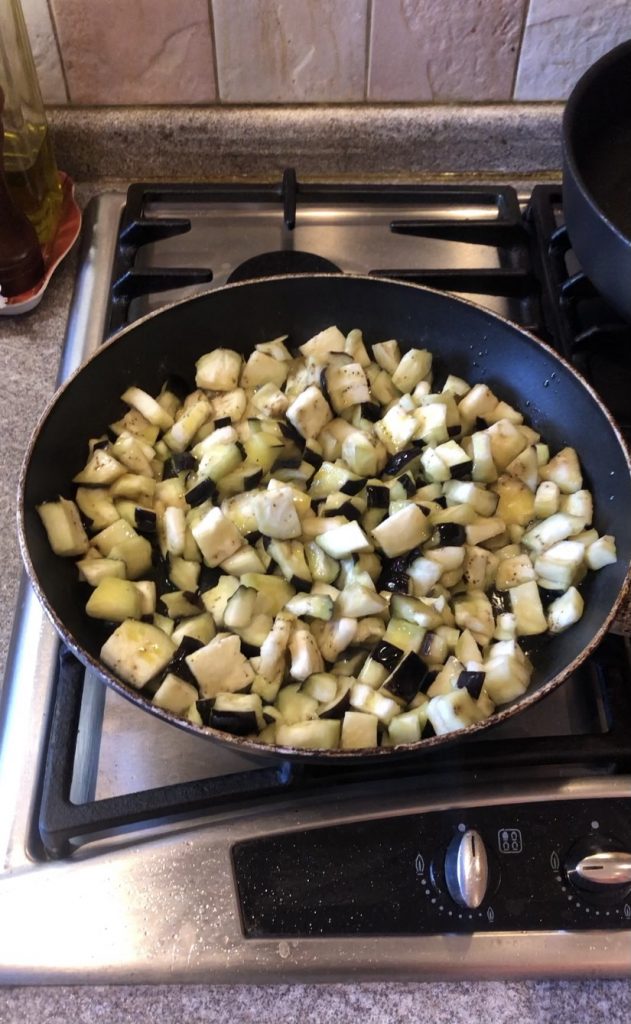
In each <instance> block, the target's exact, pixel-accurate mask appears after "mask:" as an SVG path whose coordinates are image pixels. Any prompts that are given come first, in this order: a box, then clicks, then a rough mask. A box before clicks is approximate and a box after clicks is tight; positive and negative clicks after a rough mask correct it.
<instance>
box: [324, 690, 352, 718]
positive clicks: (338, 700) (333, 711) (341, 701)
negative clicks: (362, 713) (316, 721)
mask: <svg viewBox="0 0 631 1024" xmlns="http://www.w3.org/2000/svg"><path fill="white" fill-rule="evenodd" d="M352 685H353V683H352V682H345V683H342V684H341V685H340V686H339V688H338V691H337V693H336V694H335V697H334V698H333V700H331V701H329V703H328V704H322V705H321V706H320V710H319V711H318V718H343V717H344V715H345V713H346V712H347V711H348V710H349V708H350V706H351V686H352Z"/></svg>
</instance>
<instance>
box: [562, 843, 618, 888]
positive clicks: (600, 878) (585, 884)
mask: <svg viewBox="0 0 631 1024" xmlns="http://www.w3.org/2000/svg"><path fill="white" fill-rule="evenodd" d="M567 877H568V879H569V880H570V882H571V883H572V885H573V886H574V887H575V888H576V889H582V890H584V891H585V892H597V891H601V892H602V891H609V892H613V891H614V890H619V891H622V892H624V891H625V890H626V889H629V888H631V853H626V852H624V851H622V850H594V851H590V850H585V851H583V850H581V849H580V848H575V851H574V855H573V856H572V855H570V858H569V860H568V864H567Z"/></svg>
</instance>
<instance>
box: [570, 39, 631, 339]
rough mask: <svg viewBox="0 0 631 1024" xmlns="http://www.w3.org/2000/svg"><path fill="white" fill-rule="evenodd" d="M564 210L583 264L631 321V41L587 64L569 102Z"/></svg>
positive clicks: (574, 247) (608, 298)
mask: <svg viewBox="0 0 631 1024" xmlns="http://www.w3.org/2000/svg"><path fill="white" fill-rule="evenodd" d="M563 210H564V215H565V221H566V224H567V229H568V234H569V236H570V241H571V243H572V248H573V249H574V251H575V253H576V255H577V257H578V260H579V262H580V264H581V266H582V268H583V270H584V271H585V273H586V274H587V276H588V277H589V278H590V279H591V281H592V283H593V284H594V285H595V286H596V288H597V289H598V290H599V291H600V292H601V293H602V295H604V296H605V298H606V299H607V300H608V301H609V302H610V303H611V305H612V306H613V308H614V309H616V310H617V311H618V312H619V313H620V314H621V315H622V316H623V317H625V319H627V320H630V321H631V41H629V42H626V43H622V44H621V45H620V46H617V47H616V48H615V49H613V50H611V51H610V52H609V53H607V54H605V56H604V57H602V58H601V59H600V60H599V61H597V62H596V63H595V64H594V65H593V66H592V67H591V68H589V70H588V71H586V72H585V74H584V75H583V77H582V78H581V79H579V81H578V83H577V84H576V86H575V87H574V90H573V91H572V94H571V96H570V98H569V100H568V103H567V105H566V108H565V112H564V116H563Z"/></svg>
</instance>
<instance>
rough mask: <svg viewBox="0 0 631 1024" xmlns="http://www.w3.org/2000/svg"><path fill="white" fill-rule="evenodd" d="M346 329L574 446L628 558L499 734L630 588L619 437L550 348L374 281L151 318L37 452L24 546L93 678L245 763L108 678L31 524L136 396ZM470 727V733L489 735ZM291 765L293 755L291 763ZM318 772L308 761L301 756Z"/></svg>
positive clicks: (590, 595)
mask: <svg viewBox="0 0 631 1024" xmlns="http://www.w3.org/2000/svg"><path fill="white" fill-rule="evenodd" d="M330 324H337V325H338V326H339V327H340V328H341V329H342V331H344V332H346V331H348V330H350V329H351V328H353V327H360V328H362V329H363V331H364V336H365V338H366V341H367V342H368V343H374V342H376V341H379V340H385V339H387V338H393V337H395V338H397V339H398V340H399V342H400V344H401V347H402V349H403V350H407V349H408V348H410V347H414V346H418V347H427V348H429V349H431V350H432V351H433V352H434V353H435V367H436V371H437V374H438V375H440V374H441V372H442V373H443V374H445V375H446V373H447V372H453V373H456V374H458V375H461V376H464V377H466V378H467V379H469V380H470V381H472V382H475V381H484V382H486V383H487V384H488V385H489V386H490V387H491V388H492V389H493V390H495V391H496V392H497V394H498V395H500V396H501V397H502V398H504V399H506V400H507V401H508V402H510V403H511V404H513V405H515V406H517V407H518V408H520V409H521V410H523V412H524V414H525V415H526V417H527V418H528V420H529V422H530V423H531V424H532V426H533V427H534V428H535V429H537V430H538V431H540V432H541V434H542V435H543V436H544V437H545V439H546V440H547V441H548V442H549V443H550V445H551V446H552V447H553V448H554V449H559V448H561V447H563V446H565V445H573V446H574V447H575V448H576V449H577V451H578V452H579V454H580V458H581V461H582V465H583V467H584V471H585V478H586V486H588V487H590V488H591V490H592V491H593V493H594V495H595V499H596V508H597V516H596V525H597V527H598V529H599V532H600V533H601V534H602V533H613V534H614V535H615V537H616V541H617V546H618V552H619V557H618V561H617V563H616V564H615V565H613V566H608V567H607V568H605V569H603V570H601V571H600V572H598V573H594V574H592V575H591V576H590V577H589V579H587V580H586V582H585V584H584V587H583V590H584V596H585V602H586V608H585V614H584V616H583V618H582V620H581V621H580V622H579V623H578V624H577V625H575V626H574V627H573V628H572V629H570V630H568V631H567V632H566V633H563V634H561V635H560V636H558V637H556V638H555V639H554V640H544V641H542V642H540V643H539V650H538V651H536V652H535V654H534V658H535V664H536V668H535V671H534V675H533V679H532V683H531V687H530V690H529V692H528V694H527V695H526V697H525V698H524V699H522V700H520V701H519V702H517V703H515V704H514V705H513V706H511V707H507V708H506V709H505V710H503V711H501V712H500V713H499V714H498V715H497V716H495V717H494V719H493V720H492V721H495V722H497V721H501V720H503V719H505V718H506V717H508V716H510V715H513V714H515V713H517V712H518V711H519V710H520V709H522V708H525V707H527V706H529V705H530V704H531V703H532V702H533V701H535V700H537V699H538V698H540V697H541V696H542V695H543V694H545V693H548V692H549V691H550V690H552V689H553V688H554V687H555V686H557V685H558V684H559V683H560V682H561V681H562V680H563V679H565V678H566V677H567V676H568V675H569V673H570V672H571V671H572V669H573V668H574V667H576V665H577V664H578V663H579V662H580V661H581V660H582V659H583V658H585V657H586V655H587V654H588V653H589V651H590V650H591V649H592V648H593V647H594V646H595V644H596V643H597V642H598V641H599V639H600V638H601V637H602V635H603V633H604V631H605V630H606V628H607V625H608V623H609V622H610V621H611V619H612V618H613V615H614V612H615V610H616V607H617V605H618V603H619V602H620V600H621V597H622V593H623V591H624V590H625V588H626V583H627V578H628V572H629V563H630V561H631V515H630V514H629V510H630V509H631V466H630V464H629V458H628V454H627V451H626V448H625V446H624V442H623V441H622V439H621V437H620V435H619V433H618V431H617V429H616V427H615V426H614V424H613V422H612V420H611V418H610V416H609V414H608V413H607V411H606V410H605V408H604V407H603V405H602V404H601V402H600V401H599V399H598V397H597V396H596V394H595V393H594V392H593V391H591V389H590V388H589V387H588V386H587V385H586V384H585V383H584V382H583V381H582V379H581V378H580V377H579V376H578V375H577V374H576V373H575V372H574V371H573V370H572V369H571V368H570V367H569V366H567V365H566V364H565V363H563V362H562V361H561V360H560V359H559V358H558V357H557V356H556V355H555V354H554V353H553V352H552V350H551V349H549V348H548V347H547V346H545V345H543V344H542V343H541V342H539V341H537V340H536V339H535V338H534V337H532V336H530V335H528V334H526V333H524V332H523V331H521V330H519V329H518V328H517V327H515V326H514V325H512V324H510V323H509V322H507V321H504V320H502V319H500V318H498V317H496V316H493V315H492V314H490V313H488V312H486V311H484V310H482V309H480V308H479V307H477V306H474V305H471V304H469V303H465V302H462V301H459V300H458V299H455V298H452V297H450V296H448V295H444V294H441V293H438V292H433V291H431V290H429V289H427V288H421V287H419V286H415V285H409V284H399V283H397V282H394V281H387V280H378V279H374V278H362V277H350V276H338V275H319V276H298V277H279V278H268V279H266V280H259V281H254V282H250V283H245V284H236V285H230V286H228V287H226V288H220V289H218V290H216V291H212V292H208V293H205V294H204V295H200V296H198V297H196V298H194V299H190V300H187V301H184V302H181V303H177V304H175V305H173V306H170V307H169V308H167V309H165V310H163V311H161V312H159V313H157V314H153V315H151V316H148V317H146V318H145V319H144V320H141V321H139V322H137V323H136V324H134V325H133V326H132V327H129V328H127V329H126V330H124V331H122V332H121V333H120V334H118V335H117V336H116V337H115V338H113V339H112V340H111V341H110V342H109V343H108V344H107V345H105V346H104V347H103V348H101V349H100V350H98V351H97V353H96V354H95V355H94V356H93V357H92V358H91V359H90V360H89V361H88V362H87V363H86V364H85V365H84V366H83V367H82V368H81V369H80V370H79V371H78V372H77V373H76V374H75V375H74V377H73V378H72V379H71V380H70V381H69V382H68V383H67V384H66V385H65V386H64V387H63V388H62V389H61V391H60V392H59V393H58V394H57V396H56V397H55V398H54V399H53V402H52V404H51V405H50V406H49V408H48V410H47V411H46V413H45V414H44V416H43V418H42V420H41V422H40V424H39V426H38V428H37V430H36V432H35V434H34V437H33V439H32V441H31V444H30V446H29V450H28V452H27V455H26V460H25V462H24V466H23V470H22V476H21V481H20V490H21V494H20V524H19V526H20V542H21V548H22V554H23V557H24V560H25V563H26V566H27V569H28V572H29V575H30V577H31V580H32V582H33V585H34V587H35V590H36V592H37V594H38V596H39V598H40V599H41V601H42V602H43V604H44V607H45V609H46V611H47V612H48V614H49V616H50V617H51V619H52V621H53V624H54V625H55V627H56V629H57V630H58V632H59V633H60V635H61V636H62V637H63V639H64V640H65V642H66V643H67V644H68V646H69V647H70V648H71V650H73V651H74V652H75V653H76V654H77V656H78V657H79V658H80V659H81V661H82V662H84V663H85V664H86V665H89V666H91V667H93V668H95V669H96V671H97V672H98V673H99V674H100V675H101V677H102V678H103V679H104V680H105V682H107V683H109V685H111V686H112V687H113V688H114V689H115V690H117V691H118V692H119V693H121V694H122V695H123V696H125V697H127V698H128V699H129V700H131V701H133V702H134V703H135V704H137V705H139V706H140V707H142V708H145V709H147V710H151V711H152V712H153V713H154V714H156V715H158V716H159V717H161V718H164V719H166V720H167V721H170V722H173V723H174V724H177V725H178V726H180V727H182V728H184V729H187V730H189V731H191V732H195V733H200V734H202V735H208V736H212V737H213V738H215V739H219V740H221V741H222V742H224V743H226V744H228V745H230V746H233V747H239V748H240V749H242V750H244V751H248V752H255V753H268V754H269V753H270V752H271V753H274V754H277V753H279V751H280V748H278V747H273V748H272V747H266V746H264V745H262V744H257V743H255V742H254V741H251V740H244V739H240V738H238V737H231V736H228V735H227V734H226V733H222V732H218V731H217V730H211V729H201V728H199V727H197V726H194V725H192V724H190V723H187V722H183V721H182V720H180V719H178V718H177V717H176V716H174V715H172V714H169V713H168V712H164V711H161V710H159V709H156V708H153V707H152V705H151V703H150V701H149V700H148V699H147V698H145V697H143V696H142V695H140V694H138V693H137V692H136V691H135V690H133V689H132V688H131V687H128V686H127V685H125V684H124V683H122V682H121V681H120V680H118V679H117V678H116V677H115V676H113V675H112V674H111V672H110V671H109V670H108V669H107V668H105V666H103V665H102V664H101V663H100V662H99V660H98V657H99V650H100V648H101V646H102V644H103V642H104V640H105V637H106V635H107V632H108V630H107V629H106V628H104V626H103V624H101V623H99V622H96V621H94V620H93V619H90V618H88V616H87V615H86V614H85V612H84V606H85V601H86V599H87V593H88V590H87V588H86V591H85V592H84V590H83V589H82V587H81V586H80V585H79V584H78V583H77V578H76V569H75V566H74V564H73V561H72V559H70V560H63V559H60V558H58V557H56V556H55V555H54V554H53V553H52V551H51V550H50V548H49V545H48V541H47V539H46V535H45V533H44V530H43V527H42V525H41V523H40V521H39V517H38V515H37V513H36V511H35V507H36V505H38V504H39V503H40V502H42V501H44V500H50V499H52V498H55V497H56V496H57V495H58V494H63V495H65V496H66V497H70V496H71V494H72V485H70V484H69V481H70V480H71V479H72V477H73V475H74V474H75V473H76V472H78V470H79V469H80V468H81V466H82V465H83V463H84V461H85V455H86V439H87V438H89V437H92V436H98V435H100V434H101V433H102V431H103V429H104V427H105V426H106V425H107V424H108V423H109V422H111V421H113V420H115V419H118V418H119V417H120V416H121V414H122V413H123V411H124V406H123V403H122V402H121V401H120V398H119V396H120V395H121V393H122V392H123V391H124V390H125V388H126V387H128V386H129V385H130V384H136V385H138V386H140V387H141V388H144V389H145V390H147V391H148V392H150V393H152V394H156V393H157V392H158V391H159V389H160V387H161V385H162V383H163V381H164V379H165V377H167V376H168V375H169V374H170V373H177V374H180V375H184V376H185V377H188V378H189V383H190V385H191V388H192V386H193V379H192V368H193V366H194V363H195V360H196V359H197V358H198V357H199V356H200V355H201V354H202V353H204V352H206V351H208V350H209V349H210V348H212V347H213V346H219V345H221V346H225V347H228V348H234V349H238V350H239V351H241V352H243V353H247V352H249V351H250V350H251V348H252V346H253V345H255V344H256V343H257V342H262V341H266V340H269V339H270V338H274V337H277V336H278V335H281V334H286V333H289V334H290V337H291V343H292V344H293V345H299V344H302V343H303V342H304V341H306V340H307V339H308V338H309V337H310V336H312V335H313V334H315V333H316V332H317V331H318V330H321V329H322V328H323V327H326V326H328V325H330ZM485 725H486V723H482V724H481V725H480V726H475V727H473V728H472V729H470V730H467V732H473V731H474V730H475V729H479V728H483V727H485ZM452 738H453V734H452V735H449V736H440V737H432V738H431V739H427V740H423V741H421V742H420V743H418V744H415V745H413V746H411V747H402V748H396V749H391V748H387V747H384V748H379V749H378V750H374V751H367V752H363V753H361V754H358V753H356V752H354V751H332V752H330V753H327V754H325V755H322V754H319V755H318V754H316V755H315V757H316V758H320V759H322V760H326V761H331V760H335V759H338V760H348V761H354V760H357V759H358V758H361V757H363V758H367V757H373V758H379V759H381V758H384V757H385V758H391V757H396V756H402V755H407V754H409V753H410V752H411V751H413V750H416V749H418V748H423V749H426V748H429V747H431V746H436V745H438V744H442V743H445V742H448V741H449V740H451V739H452ZM282 752H283V753H287V752H286V751H282ZM289 756H293V757H295V758H309V759H313V758H314V755H313V754H312V753H310V752H305V751H302V752H295V751H294V752H292V751H289Z"/></svg>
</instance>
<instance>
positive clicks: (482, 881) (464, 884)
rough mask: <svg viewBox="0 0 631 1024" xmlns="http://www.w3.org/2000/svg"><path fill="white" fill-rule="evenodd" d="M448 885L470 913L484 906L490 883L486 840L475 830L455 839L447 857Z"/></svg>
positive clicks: (455, 897) (453, 897) (448, 849)
mask: <svg viewBox="0 0 631 1024" xmlns="http://www.w3.org/2000/svg"><path fill="white" fill-rule="evenodd" d="M445 882H446V884H447V889H448V890H449V895H450V896H451V898H452V900H454V902H455V903H458V904H459V906H461V907H467V908H468V909H469V910H475V909H476V908H477V907H479V906H480V904H481V903H482V900H483V899H484V897H485V895H486V891H487V888H488V883H489V863H488V858H487V855H486V847H485V845H484V840H483V839H482V836H481V835H480V833H479V832H476V830H475V829H473V828H470V829H467V831H466V832H462V833H461V834H459V835H457V836H454V838H453V839H452V841H451V842H450V844H449V846H448V847H447V853H446V855H445Z"/></svg>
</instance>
